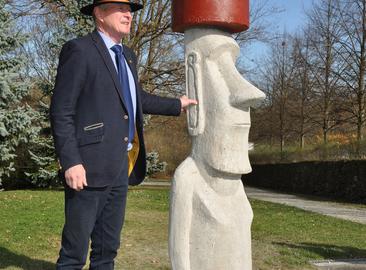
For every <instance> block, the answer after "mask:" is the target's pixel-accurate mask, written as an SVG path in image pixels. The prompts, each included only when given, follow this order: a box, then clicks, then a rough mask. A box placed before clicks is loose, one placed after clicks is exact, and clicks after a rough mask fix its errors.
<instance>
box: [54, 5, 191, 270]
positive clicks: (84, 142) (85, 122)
mask: <svg viewBox="0 0 366 270" xmlns="http://www.w3.org/2000/svg"><path fill="white" fill-rule="evenodd" d="M142 7H143V6H142V5H140V4H138V3H132V2H130V1H129V0H109V1H107V0H94V2H93V3H92V4H90V5H87V6H85V7H83V8H82V9H81V12H82V13H83V14H85V15H88V16H93V17H94V20H95V24H96V30H95V31H94V32H92V33H90V34H89V35H87V36H84V37H81V38H78V39H74V40H71V41H68V42H67V43H66V44H65V45H64V46H63V48H62V51H61V54H60V59H59V66H58V70H57V77H56V84H55V89H54V93H53V96H52V100H51V115H50V116H51V124H52V131H53V136H54V142H55V148H56V152H57V155H58V158H59V160H60V164H61V167H62V169H61V172H62V175H63V176H64V178H65V225H64V228H63V233H62V243H61V250H60V256H59V258H58V260H57V269H62V270H69V269H82V268H83V266H84V265H85V263H86V258H87V252H88V245H89V239H91V253H90V269H94V270H96V269H98V270H107V269H108V270H109V269H114V258H115V256H116V254H117V249H118V248H119V244H120V240H119V239H120V232H121V229H122V225H123V220H124V212H125V205H126V194H127V189H128V184H132V185H137V184H139V183H141V182H142V180H143V179H144V177H145V170H146V160H145V148H144V139H143V134H142V126H143V113H150V114H160V115H179V114H180V112H181V111H182V110H183V109H185V108H186V107H187V106H189V105H190V104H195V103H196V102H195V101H194V100H190V99H188V98H187V97H185V96H183V97H181V98H180V100H179V99H170V98H162V97H158V96H154V95H151V94H148V93H146V92H144V91H143V90H142V89H141V86H140V85H139V83H138V76H137V70H136V64H137V59H136V56H135V54H134V53H133V52H132V51H131V50H130V49H129V48H128V47H126V46H124V45H121V44H120V42H121V39H122V37H124V36H126V35H128V34H129V33H130V28H131V21H132V15H131V12H134V11H137V10H139V9H141V8H142Z"/></svg>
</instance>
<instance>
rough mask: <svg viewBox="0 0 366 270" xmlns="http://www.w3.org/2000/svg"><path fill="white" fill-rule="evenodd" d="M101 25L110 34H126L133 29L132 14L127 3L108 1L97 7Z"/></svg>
mask: <svg viewBox="0 0 366 270" xmlns="http://www.w3.org/2000/svg"><path fill="white" fill-rule="evenodd" d="M95 16H96V17H97V19H98V21H99V24H100V27H102V28H103V30H104V31H106V32H107V33H109V34H110V35H114V36H115V35H119V36H121V37H123V36H126V35H128V34H129V33H130V30H131V21H132V14H131V8H130V6H129V5H127V4H120V3H108V4H103V5H101V6H97V7H96V8H95Z"/></svg>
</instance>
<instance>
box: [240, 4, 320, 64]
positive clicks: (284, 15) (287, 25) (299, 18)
mask: <svg viewBox="0 0 366 270" xmlns="http://www.w3.org/2000/svg"><path fill="white" fill-rule="evenodd" d="M250 1H251V2H250V4H251V5H254V4H255V2H256V1H264V0H250ZM313 1H314V2H316V1H319V0H268V4H269V5H270V6H274V7H277V8H279V9H280V10H281V12H280V13H279V14H275V15H273V17H272V18H270V19H269V21H270V22H271V23H273V25H274V29H273V31H274V32H277V33H283V32H289V33H294V32H296V31H297V30H299V29H301V27H302V26H303V25H304V22H305V20H306V17H305V11H306V10H309V9H310V8H311V6H312V4H313ZM247 49H248V50H246V51H245V52H242V54H244V53H245V56H244V57H243V60H244V62H245V63H246V64H247V65H249V66H250V67H251V66H252V63H251V62H252V60H254V61H253V62H257V60H258V59H259V58H261V57H263V56H264V55H266V54H267V53H268V46H267V45H264V44H261V43H253V44H251V45H250V46H249V47H248V48H247Z"/></svg>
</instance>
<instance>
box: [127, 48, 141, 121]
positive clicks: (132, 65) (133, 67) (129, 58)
mask: <svg viewBox="0 0 366 270" xmlns="http://www.w3.org/2000/svg"><path fill="white" fill-rule="evenodd" d="M123 53H124V55H125V58H126V61H127V64H128V66H129V68H130V70H131V72H132V75H133V79H134V81H135V87H136V104H137V114H138V116H139V117H140V116H141V115H142V108H141V99H140V91H139V88H138V87H139V85H138V77H137V70H136V63H134V61H133V57H132V55H131V53H130V50H129V49H127V48H126V47H125V46H123Z"/></svg>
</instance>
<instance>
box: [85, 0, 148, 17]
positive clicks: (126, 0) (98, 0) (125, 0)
mask: <svg viewBox="0 0 366 270" xmlns="http://www.w3.org/2000/svg"><path fill="white" fill-rule="evenodd" d="M107 3H121V4H127V5H129V6H130V7H131V11H132V12H134V11H137V10H139V9H142V8H143V7H144V6H143V5H141V4H139V3H134V2H131V1H130V0H93V4H89V5H86V6H84V7H82V8H81V9H80V11H81V13H83V14H85V15H88V16H91V15H92V14H93V9H94V7H96V6H99V5H102V4H107Z"/></svg>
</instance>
